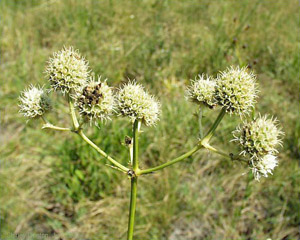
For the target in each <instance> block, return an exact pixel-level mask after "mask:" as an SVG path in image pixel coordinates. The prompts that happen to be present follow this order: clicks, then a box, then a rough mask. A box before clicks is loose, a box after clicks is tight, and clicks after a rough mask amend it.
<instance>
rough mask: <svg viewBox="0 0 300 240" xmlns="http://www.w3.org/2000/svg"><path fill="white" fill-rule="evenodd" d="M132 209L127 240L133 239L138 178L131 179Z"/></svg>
mask: <svg viewBox="0 0 300 240" xmlns="http://www.w3.org/2000/svg"><path fill="white" fill-rule="evenodd" d="M130 194H131V195H130V207H129V221H128V232H127V240H132V239H133V228H134V217H135V208H136V195H137V177H133V178H131V193H130Z"/></svg>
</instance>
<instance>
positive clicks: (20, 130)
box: [0, 0, 300, 240]
mask: <svg viewBox="0 0 300 240" xmlns="http://www.w3.org/2000/svg"><path fill="white" fill-rule="evenodd" d="M0 7H1V8H0V16H1V25H0V29H1V39H0V44H1V46H0V51H1V63H0V68H1V81H0V84H1V88H0V101H1V105H0V111H1V135H0V139H1V145H0V151H1V168H0V186H1V188H0V210H1V213H0V218H1V219H0V221H1V224H0V227H1V229H0V232H1V234H2V236H5V235H7V234H9V233H19V234H25V233H31V234H32V233H36V234H37V233H47V234H49V235H51V234H52V235H53V234H55V235H56V236H57V237H60V238H61V239H95V240H98V239H124V238H125V236H126V230H127V217H128V215H127V214H128V213H127V210H128V205H129V185H130V184H129V180H128V179H127V178H126V177H125V176H124V175H122V174H121V173H118V172H115V171H114V170H112V169H110V168H109V167H107V166H105V165H104V164H103V162H104V159H101V158H100V157H99V156H98V155H97V154H96V153H95V152H94V151H93V150H92V149H91V148H89V147H88V146H87V145H86V144H84V143H83V142H82V141H81V140H80V139H78V137H77V136H75V135H70V134H67V133H62V132H53V131H42V130H40V127H41V123H40V122H35V121H30V122H28V123H27V124H26V120H25V119H24V118H22V117H21V116H20V114H18V106H17V101H18V99H17V98H18V96H19V93H20V91H22V90H23V89H24V88H25V87H26V86H28V85H29V84H30V83H39V84H46V86H48V85H49V84H48V83H47V81H46V79H45V74H44V69H45V63H46V61H47V59H48V58H49V56H51V54H52V53H53V52H54V51H57V50H60V49H61V48H62V47H63V46H64V45H66V46H69V45H73V46H74V47H75V48H78V49H79V50H80V52H81V53H82V54H83V55H84V56H85V57H86V58H87V59H88V60H89V62H90V66H91V68H92V69H93V71H94V72H95V74H96V75H98V74H99V75H102V76H103V77H105V78H108V82H109V83H110V84H111V85H113V86H116V87H117V86H119V85H120V83H122V82H124V81H126V80H127V79H128V78H129V79H136V80H137V81H138V82H140V83H142V84H145V85H146V86H147V88H148V89H149V90H150V92H151V93H153V94H156V95H157V96H158V98H159V99H160V101H161V103H162V108H163V113H162V117H161V121H160V123H159V124H158V126H157V127H156V128H144V133H143V134H142V137H141V141H140V142H141V144H142V146H141V150H140V153H141V166H142V167H144V168H146V167H149V166H155V165H157V164H159V163H162V162H165V161H167V160H169V159H171V158H173V157H175V156H177V155H179V154H181V153H183V152H184V151H186V150H188V149H190V148H191V147H192V146H193V144H194V143H195V141H196V139H197V135H198V125H197V118H196V116H194V113H195V112H196V111H197V108H196V106H194V105H193V104H192V103H189V102H186V101H185V99H184V88H185V85H186V84H188V82H189V80H190V79H193V78H194V77H195V76H196V75H197V74H199V73H208V74H212V75H214V76H215V75H216V74H217V73H218V71H220V70H224V69H225V68H226V67H228V66H230V65H240V66H243V65H249V67H250V68H252V70H253V71H255V73H256V74H257V75H258V82H259V85H260V93H259V103H258V104H257V111H260V112H261V113H263V114H265V113H270V114H273V115H275V116H276V117H277V118H278V119H279V120H280V122H281V126H282V128H283V130H284V131H285V133H286V134H285V138H284V144H283V148H282V149H281V150H280V155H279V160H280V165H279V167H278V168H276V169H275V171H274V175H273V176H270V177H269V178H267V179H262V180H261V182H259V183H258V182H255V181H254V180H253V177H252V176H251V174H250V173H248V172H247V168H246V167H245V166H243V165H240V164H238V163H232V162H229V161H227V160H224V159H222V158H221V157H220V156H216V155H214V154H209V153H208V152H205V151H202V152H199V153H197V154H195V155H194V156H193V157H192V158H190V159H188V160H186V161H184V162H182V163H179V164H177V165H174V166H172V167H170V168H168V169H165V170H163V171H162V172H160V173H157V174H153V175H151V176H145V177H142V178H140V183H139V193H138V208H137V218H136V228H135V229H136V231H135V239H153V240H155V239H159V240H161V239H170V240H177V239H187V240H190V239H245V240H246V239H247V240H248V239H267V238H271V239H273V240H274V239H285V240H286V239H299V225H300V185H299V183H300V172H299V158H300V150H299V147H300V143H299V138H300V122H299V66H300V58H299V50H300V41H299V37H300V34H299V24H300V23H299V2H298V1H296V0H289V1H284V0H264V1H261V0H243V1H235V0H231V1H209V0H201V1H195V0H190V1H177V0H174V1H158V0H144V1H137V0H134V1H125V0H120V1H113V0H111V1H92V0H65V1H45V0H26V1H25V0H19V1H17V0H2V1H1V2H0ZM57 97H58V96H57V95H53V101H54V102H55V104H56V108H55V110H54V113H53V114H51V115H50V116H49V118H50V119H51V120H52V121H53V122H56V123H57V125H60V126H67V125H68V124H69V123H70V121H69V119H68V118H67V115H66V113H67V110H66V107H65V103H64V102H63V100H62V99H61V98H59V99H60V100H59V99H57ZM216 114H217V111H212V112H206V113H205V118H204V125H205V126H206V127H209V125H210V124H211V123H212V121H213V118H215V117H216ZM238 123H239V119H238V118H237V117H229V116H227V117H226V118H225V120H224V121H223V122H222V123H221V125H220V127H219V129H218V132H217V135H216V137H214V139H213V143H214V144H215V145H216V146H219V147H220V148H223V149H229V151H233V152H234V151H237V149H236V146H235V145H234V144H233V143H229V140H230V138H231V137H230V134H231V131H232V130H233V129H234V128H235V126H236V125H237V124H238ZM88 135H89V136H90V137H91V139H93V140H94V141H95V142H96V143H97V144H99V145H100V146H101V147H102V148H103V149H105V150H106V151H107V152H109V153H112V155H113V156H116V157H117V158H118V159H121V161H122V162H123V163H124V164H126V162H127V159H128V153H127V149H126V148H125V147H124V146H122V145H121V143H122V142H123V140H124V136H125V135H130V124H129V123H128V121H126V120H124V119H115V120H114V121H112V122H110V123H108V124H107V125H106V126H102V127H101V129H97V128H92V129H89V130H88ZM244 173H246V174H244ZM12 239H13V238H12ZM31 239H34V237H32V238H31ZM53 239H54V238H53Z"/></svg>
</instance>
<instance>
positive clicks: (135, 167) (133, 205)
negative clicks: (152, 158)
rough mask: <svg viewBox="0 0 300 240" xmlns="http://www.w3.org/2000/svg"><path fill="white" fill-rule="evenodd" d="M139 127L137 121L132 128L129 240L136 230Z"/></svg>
mask: <svg viewBox="0 0 300 240" xmlns="http://www.w3.org/2000/svg"><path fill="white" fill-rule="evenodd" d="M139 127H140V121H139V120H135V121H134V123H133V128H132V135H133V158H132V168H133V172H134V174H133V176H132V178H131V193H130V206H129V219H128V232H127V240H132V239H133V230H134V218H135V209H136V197H137V181H138V176H137V175H136V172H138V171H139V160H138V157H139V156H138V154H139Z"/></svg>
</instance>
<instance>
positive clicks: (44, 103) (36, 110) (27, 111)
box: [19, 85, 51, 118]
mask: <svg viewBox="0 0 300 240" xmlns="http://www.w3.org/2000/svg"><path fill="white" fill-rule="evenodd" d="M19 101H20V104H19V107H20V113H22V114H23V115H24V116H25V117H28V118H36V117H39V116H42V115H44V114H45V113H46V112H47V111H49V110H50V109H51V102H50V99H49V97H48V95H47V93H46V91H45V90H44V89H43V87H35V86H33V85H30V86H29V88H27V89H25V90H24V91H23V92H22V93H21V95H20V97H19Z"/></svg>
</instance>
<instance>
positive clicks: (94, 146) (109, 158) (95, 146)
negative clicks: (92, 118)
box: [77, 129, 129, 173]
mask: <svg viewBox="0 0 300 240" xmlns="http://www.w3.org/2000/svg"><path fill="white" fill-rule="evenodd" d="M77 133H78V135H79V136H80V137H81V138H82V139H83V140H84V141H85V142H86V143H88V144H89V145H90V146H91V147H92V148H94V149H95V150H96V151H97V152H98V153H100V154H101V155H102V156H103V157H105V158H106V159H107V160H108V161H110V162H111V163H112V164H114V165H115V166H116V167H118V168H119V169H120V170H121V171H122V172H124V173H127V172H128V171H129V168H127V167H125V166H123V165H122V164H121V163H119V162H117V161H116V160H115V159H113V158H112V157H110V156H109V155H108V154H107V153H106V152H104V151H103V150H101V149H100V148H99V147H98V146H97V145H96V144H95V143H94V142H93V141H91V140H90V139H89V138H88V137H87V136H86V135H85V134H84V133H83V132H82V130H81V129H79V130H78V132H77Z"/></svg>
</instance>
